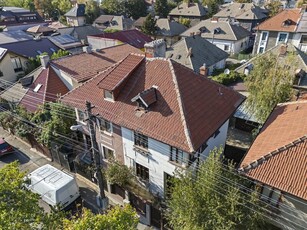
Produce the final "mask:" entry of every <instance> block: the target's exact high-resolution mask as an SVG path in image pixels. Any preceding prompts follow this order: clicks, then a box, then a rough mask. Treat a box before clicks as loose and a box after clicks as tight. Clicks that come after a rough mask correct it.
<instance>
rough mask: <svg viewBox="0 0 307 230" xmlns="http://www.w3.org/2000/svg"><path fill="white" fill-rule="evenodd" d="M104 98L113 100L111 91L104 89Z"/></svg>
mask: <svg viewBox="0 0 307 230" xmlns="http://www.w3.org/2000/svg"><path fill="white" fill-rule="evenodd" d="M104 99H105V100H109V101H114V97H113V92H111V91H108V90H104Z"/></svg>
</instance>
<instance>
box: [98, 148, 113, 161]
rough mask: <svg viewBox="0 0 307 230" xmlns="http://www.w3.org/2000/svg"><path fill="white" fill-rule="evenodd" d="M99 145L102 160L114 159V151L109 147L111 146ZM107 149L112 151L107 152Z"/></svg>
mask: <svg viewBox="0 0 307 230" xmlns="http://www.w3.org/2000/svg"><path fill="white" fill-rule="evenodd" d="M101 147H102V154H103V159H104V160H107V161H109V160H113V159H115V151H114V150H113V149H111V148H109V147H107V146H105V145H101ZM108 151H111V152H112V153H111V154H109V152H108Z"/></svg>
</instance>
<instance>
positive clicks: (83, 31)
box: [58, 25, 101, 41]
mask: <svg viewBox="0 0 307 230" xmlns="http://www.w3.org/2000/svg"><path fill="white" fill-rule="evenodd" d="M58 32H59V33H60V34H61V35H71V36H73V37H74V38H76V39H77V40H78V41H81V40H84V41H87V36H90V35H97V34H101V31H100V30H99V29H97V28H95V27H94V26H92V25H84V26H73V27H64V28H59V29H58Z"/></svg>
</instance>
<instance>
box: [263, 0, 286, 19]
mask: <svg viewBox="0 0 307 230" xmlns="http://www.w3.org/2000/svg"><path fill="white" fill-rule="evenodd" d="M266 8H267V9H268V10H269V12H270V13H269V16H270V17H273V16H275V15H276V14H278V13H279V12H280V11H281V10H282V4H281V3H280V1H279V0H272V1H270V2H269V3H268V4H267V5H266Z"/></svg>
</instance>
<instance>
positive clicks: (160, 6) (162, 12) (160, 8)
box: [154, 0, 170, 18]
mask: <svg viewBox="0 0 307 230" xmlns="http://www.w3.org/2000/svg"><path fill="white" fill-rule="evenodd" d="M154 8H155V13H156V15H157V16H159V17H161V18H166V17H167V15H168V13H169V12H170V9H169V7H168V3H167V0H156V3H155V5H154Z"/></svg>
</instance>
